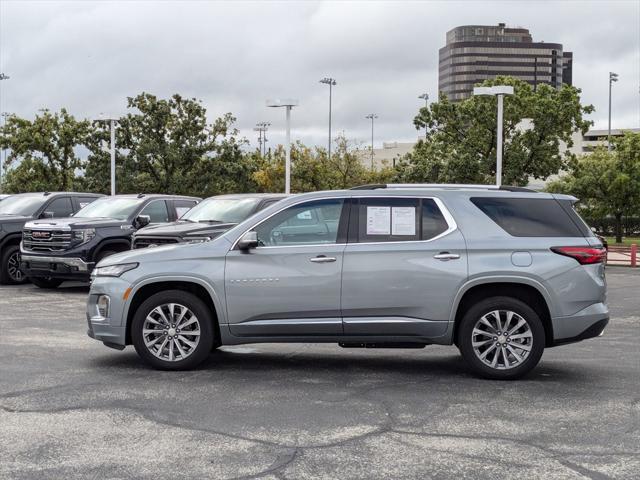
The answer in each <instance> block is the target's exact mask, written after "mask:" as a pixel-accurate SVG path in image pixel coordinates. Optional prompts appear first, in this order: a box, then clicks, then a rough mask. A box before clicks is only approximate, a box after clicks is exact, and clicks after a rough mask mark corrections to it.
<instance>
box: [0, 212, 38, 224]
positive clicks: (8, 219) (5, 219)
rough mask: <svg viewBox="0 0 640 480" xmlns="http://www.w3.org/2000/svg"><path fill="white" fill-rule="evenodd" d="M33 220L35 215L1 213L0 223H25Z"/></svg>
mask: <svg viewBox="0 0 640 480" xmlns="http://www.w3.org/2000/svg"><path fill="white" fill-rule="evenodd" d="M29 220H33V217H23V216H22V215H2V214H1V213H0V223H24V222H28V221H29Z"/></svg>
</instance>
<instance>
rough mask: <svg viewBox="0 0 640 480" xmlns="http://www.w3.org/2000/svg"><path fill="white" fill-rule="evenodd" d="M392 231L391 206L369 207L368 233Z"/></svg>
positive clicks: (383, 233)
mask: <svg viewBox="0 0 640 480" xmlns="http://www.w3.org/2000/svg"><path fill="white" fill-rule="evenodd" d="M390 233H391V207H367V235H389V234H390Z"/></svg>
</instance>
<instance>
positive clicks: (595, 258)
mask: <svg viewBox="0 0 640 480" xmlns="http://www.w3.org/2000/svg"><path fill="white" fill-rule="evenodd" d="M551 251H552V252H555V253H557V254H558V255H564V256H566V257H571V258H575V259H576V260H577V261H578V263H580V264H582V265H591V264H593V263H603V262H605V261H606V259H607V249H606V248H603V247H597V248H594V247H551Z"/></svg>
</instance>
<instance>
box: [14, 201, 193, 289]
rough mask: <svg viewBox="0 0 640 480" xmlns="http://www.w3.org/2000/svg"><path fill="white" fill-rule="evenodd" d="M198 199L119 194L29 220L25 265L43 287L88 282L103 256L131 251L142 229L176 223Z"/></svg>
mask: <svg viewBox="0 0 640 480" xmlns="http://www.w3.org/2000/svg"><path fill="white" fill-rule="evenodd" d="M199 201H200V199H199V198H196V197H184V196H178V195H145V194H140V195H115V196H113V197H104V198H101V199H99V200H97V201H95V202H94V203H91V204H90V205H87V206H86V207H85V208H83V209H82V210H80V211H79V212H78V213H76V214H75V215H74V216H73V217H70V218H59V219H55V220H36V221H32V222H28V223H27V224H26V225H25V226H24V229H23V231H22V244H21V264H20V265H21V269H22V271H23V272H24V273H25V275H26V276H27V277H29V279H30V280H31V282H32V283H33V284H34V285H36V286H38V287H41V288H56V287H57V286H58V285H60V284H61V283H62V282H63V281H65V280H77V281H88V280H89V278H90V275H91V271H92V270H93V267H94V266H95V265H96V263H98V262H99V261H100V260H102V259H103V258H105V257H107V256H109V255H112V254H114V253H118V252H123V251H126V250H129V249H131V236H132V234H133V233H134V232H135V231H136V230H137V229H139V228H142V227H144V226H146V225H154V224H161V223H168V222H173V221H175V220H176V219H177V218H178V217H179V216H181V215H182V214H183V213H184V212H186V211H187V210H189V209H190V208H192V207H193V206H194V205H196V204H197V203H198V202H199Z"/></svg>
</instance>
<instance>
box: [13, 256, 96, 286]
mask: <svg viewBox="0 0 640 480" xmlns="http://www.w3.org/2000/svg"><path fill="white" fill-rule="evenodd" d="M94 266H95V263H94V262H85V261H84V260H83V259H82V258H77V257H51V256H40V255H29V254H24V253H23V254H22V255H21V259H20V269H21V270H22V271H23V272H24V274H25V275H26V276H28V277H51V278H61V279H65V280H88V279H89V276H90V274H91V271H92V270H93V267H94Z"/></svg>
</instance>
